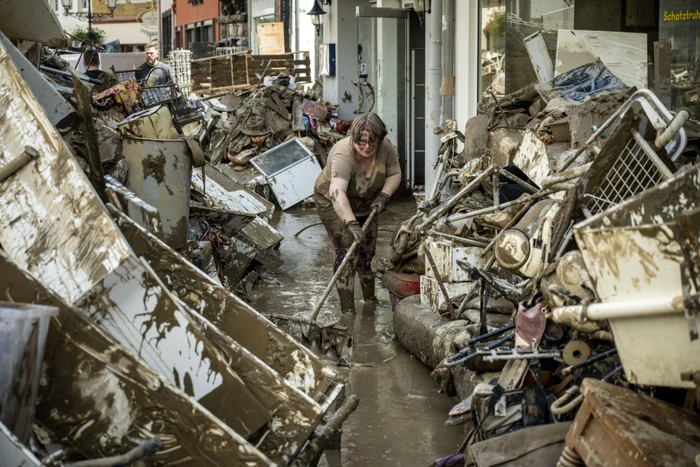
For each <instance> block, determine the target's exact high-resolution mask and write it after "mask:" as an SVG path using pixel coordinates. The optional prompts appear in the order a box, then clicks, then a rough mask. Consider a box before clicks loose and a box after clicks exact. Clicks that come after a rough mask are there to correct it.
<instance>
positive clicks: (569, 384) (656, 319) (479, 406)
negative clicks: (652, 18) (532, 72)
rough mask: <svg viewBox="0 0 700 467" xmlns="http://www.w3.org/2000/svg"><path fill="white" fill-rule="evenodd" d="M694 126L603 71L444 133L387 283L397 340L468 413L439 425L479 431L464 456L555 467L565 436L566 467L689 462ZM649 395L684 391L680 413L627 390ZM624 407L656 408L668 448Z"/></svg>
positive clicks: (692, 438)
mask: <svg viewBox="0 0 700 467" xmlns="http://www.w3.org/2000/svg"><path fill="white" fill-rule="evenodd" d="M592 82H593V85H591V83H592ZM591 90H595V92H592V91H591ZM688 117H689V115H688V112H687V111H685V110H682V111H680V112H679V113H678V114H677V115H676V116H675V117H674V116H673V115H672V114H671V113H670V112H669V111H667V110H666V108H665V107H664V106H663V105H662V103H661V102H660V101H659V99H658V98H657V97H656V96H655V95H654V94H653V93H652V92H651V91H649V90H646V89H642V90H639V91H636V92H635V91H634V89H628V88H627V87H625V86H624V85H622V84H621V82H620V81H619V80H617V78H615V76H614V75H612V73H610V71H609V70H607V69H606V68H605V66H604V65H602V64H601V63H600V62H599V61H597V62H594V63H591V64H587V65H583V66H581V67H579V68H576V69H574V70H571V71H569V72H567V73H564V74H561V75H559V76H558V77H557V78H555V79H554V80H553V81H550V82H548V83H546V84H544V85H536V86H530V87H527V88H524V89H522V90H521V91H519V92H517V93H515V94H513V95H508V96H505V97H503V98H502V99H496V101H495V102H492V103H491V105H490V106H484V107H483V108H482V109H481V114H480V115H478V116H476V117H474V118H472V119H470V120H469V122H468V123H467V125H466V129H465V134H461V133H460V132H458V131H456V129H455V126H454V122H448V123H447V124H446V125H444V127H443V128H440V129H439V131H440V132H442V133H443V135H442V141H443V145H442V147H441V150H440V164H441V166H440V170H439V172H438V177H437V179H436V183H435V186H434V187H433V189H432V191H431V192H430V193H429V194H428V195H427V196H426V198H425V200H424V201H423V203H422V204H421V206H420V208H419V211H418V212H417V213H416V215H415V216H413V217H412V218H410V219H408V220H407V221H406V222H404V223H403V225H402V226H401V227H400V228H399V229H398V230H397V231H396V233H395V235H394V238H393V244H392V246H393V256H392V257H391V258H389V259H387V260H385V262H384V268H385V271H384V274H383V284H384V285H385V287H386V288H388V289H389V291H390V292H391V294H392V296H393V298H394V303H395V313H394V327H395V330H396V334H397V337H398V339H399V340H400V341H401V342H402V344H403V345H404V346H405V347H407V348H408V349H409V350H410V351H411V352H412V353H413V354H414V355H416V356H417V357H419V358H420V359H421V360H422V361H423V362H424V363H426V364H427V365H429V366H430V367H431V368H433V374H432V375H433V377H434V379H435V380H436V381H437V382H438V384H439V385H440V387H441V388H442V389H443V390H445V391H447V392H450V393H453V394H457V395H458V396H459V397H460V398H461V399H462V402H461V403H460V404H458V405H457V406H455V407H454V409H453V410H452V411H451V412H450V414H449V418H448V420H447V424H448V425H458V424H462V423H467V422H470V423H473V429H472V430H471V431H470V434H469V436H468V438H467V442H466V443H465V445H466V446H469V449H468V450H465V452H464V453H460V455H465V454H466V458H467V460H469V461H471V462H473V463H475V464H476V465H496V464H498V463H495V464H494V462H495V461H494V457H493V456H494V453H499V454H498V455H497V456H496V457H498V458H499V459H501V461H503V462H505V461H508V460H513V459H516V458H518V459H520V458H521V457H523V456H525V455H526V454H528V452H529V451H535V450H537V449H545V448H547V447H549V446H552V445H554V451H553V452H550V456H553V457H550V461H547V462H544V461H543V459H545V458H544V457H541V458H535V459H537V460H536V461H533V462H535V463H536V464H538V465H554V464H555V463H556V462H557V459H558V458H559V456H560V455H562V451H564V440H565V437H566V445H567V448H566V450H565V451H564V457H562V459H563V460H562V464H560V465H580V464H577V462H581V460H582V459H583V461H584V462H585V463H586V464H587V465H593V464H596V459H597V460H598V464H597V465H612V461H611V459H613V457H614V456H617V457H616V458H617V459H622V458H626V459H628V460H629V458H627V457H626V456H635V455H646V456H648V458H650V459H651V458H655V459H659V458H660V457H658V456H670V457H666V458H664V459H665V460H664V461H663V462H661V463H660V464H659V465H661V464H664V465H670V464H675V463H678V464H680V463H683V462H687V460H688V459H691V458H693V457H694V456H695V454H697V449H698V447H699V446H700V439H699V438H697V433H698V430H700V417H698V416H697V414H695V413H693V412H692V410H694V409H697V407H698V403H699V402H700V398H699V397H698V395H699V394H698V390H697V388H698V383H699V382H700V366H699V364H700V360H699V359H698V358H697V356H698V355H700V353H699V352H700V347H699V346H700V340H698V331H697V321H698V317H697V315H696V314H695V312H696V310H697V306H696V305H695V301H696V299H697V293H698V291H699V290H700V289H698V287H699V286H700V283H698V282H697V277H698V276H697V272H696V271H695V270H696V269H697V268H696V266H695V265H697V264H698V261H697V259H698V254H700V243H698V237H699V236H700V222H698V219H699V218H698V213H699V212H700V197H699V196H698V193H700V191H698V188H699V187H700V182H699V181H700V167H699V166H698V165H693V164H690V163H688V162H695V161H696V158H697V156H698V154H697V153H695V152H687V153H684V150H685V148H686V143H687V137H686V134H685V131H684V130H683V126H684V124H685V122H686V121H687V119H688ZM462 146H463V147H462ZM418 284H419V286H420V287H418ZM418 294H420V295H418ZM406 297H407V298H406ZM399 300H400V301H399ZM593 380H600V381H603V382H605V383H608V384H607V385H606V384H604V383H600V382H597V381H593ZM611 385H616V386H619V387H618V388H616V387H612V386H611ZM650 387H651V388H654V387H665V388H677V389H679V390H680V391H676V392H673V391H671V392H669V393H668V394H665V395H664V396H660V395H659V397H663V398H665V399H666V400H667V401H669V402H671V403H673V404H675V405H679V406H681V407H685V409H683V408H679V407H671V406H669V405H664V404H663V403H661V402H659V401H658V400H648V399H645V398H644V397H643V396H641V395H640V394H637V393H642V394H649V393H651V394H654V390H653V389H651V390H647V389H645V388H650ZM620 388H626V389H620ZM634 391H637V393H635V392H634ZM659 393H661V391H659ZM609 394H615V397H616V399H615V400H614V401H611V402H610V403H609V405H608V406H607V409H608V412H606V408H605V407H603V408H601V405H600V404H605V403H607V402H600V401H601V400H602V401H605V397H606V396H607V395H609ZM596 401H598V402H596ZM625 401H627V402H625ZM633 402H634V404H637V407H640V406H644V407H647V408H646V409H644V410H645V411H648V410H651V407H662V406H663V409H661V408H659V409H658V410H664V412H665V413H668V415H669V417H671V418H670V419H669V420H666V421H664V423H660V424H658V425H656V424H653V425H654V429H657V430H660V431H661V432H664V433H665V435H668V438H667V440H666V441H664V442H660V441H658V439H659V437H658V436H657V437H655V436H654V435H648V433H651V431H648V432H645V431H644V430H643V429H642V428H643V427H645V425H646V427H648V426H649V423H651V422H650V421H649V419H644V418H643V417H642V418H641V419H636V418H634V419H632V418H630V410H631V406H630V404H632V403H633ZM596 404H598V405H596ZM625 404H627V405H625ZM579 407H581V408H580V409H579ZM577 413H578V415H577ZM647 415H648V417H654V415H652V414H651V413H648V414H647ZM638 416H639V414H634V417H638ZM575 417H576V420H577V421H580V422H581V423H579V424H573V425H571V423H563V422H570V421H572V420H574V418H575ZM606 417H607V418H606ZM591 420H593V421H591ZM601 420H602V421H601ZM610 420H615V422H614V423H617V424H620V426H621V430H622V431H621V430H617V431H615V429H614V428H611V427H610V426H611V425H610V423H611V422H610ZM553 422H562V423H557V424H555V425H549V424H551V423H553ZM598 422H600V423H603V424H605V423H608V428H606V429H607V430H611V431H612V432H613V433H612V434H611V433H610V432H607V434H608V435H609V436H611V438H610V439H616V440H618V441H619V442H620V443H621V444H624V443H628V444H626V446H628V447H630V449H628V451H627V452H622V451H621V450H617V449H613V448H612V447H610V446H607V445H606V446H602V445H598V446H596V442H600V439H601V438H600V436H602V435H601V434H600V431H599V432H596V431H595V429H594V428H586V427H590V426H595V427H597V428H598V429H602V428H600V425H597V423H598ZM587 423H588V425H586V424H587ZM625 423H629V426H625ZM683 423H686V424H688V425H686V426H688V427H690V426H692V427H694V428H692V429H691V428H688V429H678V428H674V426H676V427H677V426H679V425H682V424H683ZM635 427H640V429H639V430H637V431H636V432H635V429H636V428H635ZM526 429H534V430H535V431H529V430H526ZM693 429H694V430H695V434H691V431H692V430H693ZM624 431H627V432H628V433H624ZM652 431H653V430H652ZM629 432H634V433H633V434H629ZM567 433H568V436H567ZM596 433H597V434H596ZM644 433H647V434H644ZM503 435H505V436H506V437H507V438H506V437H504V438H503V439H500V438H499V437H500V436H503ZM533 440H537V442H534V441H533ZM543 440H544V441H543ZM623 440H626V441H624V443H623ZM652 441H653V442H652ZM684 443H685V445H683V444H684ZM504 446H509V447H508V448H507V449H506V448H505V447H504ZM650 446H653V447H654V448H653V449H651V451H653V450H654V449H656V451H657V452H650ZM678 446H683V447H682V448H678V449H675V447H678ZM674 449H675V452H672V451H674ZM640 453H642V454H640ZM691 454H692V455H691ZM540 455H542V453H540ZM509 456H510V457H509ZM596 456H597V457H596ZM552 459H553V461H552ZM601 459H602V460H601ZM669 459H675V460H674V461H669ZM681 459H683V460H681ZM463 461H464V460H463V459H462V462H463ZM567 462H568V463H567ZM630 462H632V461H630ZM632 463H633V462H632ZM632 463H630V464H629V465H632ZM649 464H650V465H654V464H655V463H654V462H653V461H651V462H650V463H649ZM499 465H500V464H499ZM518 465H521V464H518ZM522 465H525V464H522Z"/></svg>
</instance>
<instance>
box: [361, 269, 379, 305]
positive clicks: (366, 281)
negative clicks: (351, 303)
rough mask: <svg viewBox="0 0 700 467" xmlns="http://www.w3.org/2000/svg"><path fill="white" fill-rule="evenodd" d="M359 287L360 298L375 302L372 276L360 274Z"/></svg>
mask: <svg viewBox="0 0 700 467" xmlns="http://www.w3.org/2000/svg"><path fill="white" fill-rule="evenodd" d="M360 287H361V288H362V298H363V299H364V301H365V302H370V301H371V302H376V301H377V296H376V295H375V292H374V276H373V275H364V274H360Z"/></svg>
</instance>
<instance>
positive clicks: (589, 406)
mask: <svg viewBox="0 0 700 467" xmlns="http://www.w3.org/2000/svg"><path fill="white" fill-rule="evenodd" d="M581 392H582V394H583V395H584V401H583V404H582V405H581V408H580V409H579V411H578V413H577V414H576V419H575V420H574V424H573V425H572V427H571V429H570V430H569V433H568V434H567V436H566V444H567V446H569V447H570V448H574V449H575V450H576V452H577V453H578V454H579V455H580V456H581V457H582V458H583V461H584V462H585V465H618V466H630V467H632V466H644V467H651V466H656V465H689V464H688V461H689V460H690V459H693V458H694V456H695V455H696V454H697V453H698V452H699V451H700V439H698V437H697V435H696V433H698V432H700V416H698V414H696V413H694V412H691V411H688V410H684V409H681V408H679V407H676V406H672V405H670V404H667V403H665V402H663V401H660V400H658V399H652V398H650V397H648V396H645V395H642V394H639V393H637V392H635V391H631V390H629V389H624V388H620V387H617V386H614V385H612V384H608V383H603V382H602V381H598V380H593V379H586V380H585V381H584V382H583V385H582V386H581Z"/></svg>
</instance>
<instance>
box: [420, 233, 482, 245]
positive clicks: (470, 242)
mask: <svg viewBox="0 0 700 467" xmlns="http://www.w3.org/2000/svg"><path fill="white" fill-rule="evenodd" d="M428 235H436V236H439V237H445V238H449V239H450V240H454V241H455V242H460V243H463V244H464V245H468V246H474V247H479V248H484V247H485V246H486V245H487V243H486V242H480V241H478V240H472V239H470V238H462V237H457V236H456V235H450V234H446V233H442V232H438V231H436V230H428Z"/></svg>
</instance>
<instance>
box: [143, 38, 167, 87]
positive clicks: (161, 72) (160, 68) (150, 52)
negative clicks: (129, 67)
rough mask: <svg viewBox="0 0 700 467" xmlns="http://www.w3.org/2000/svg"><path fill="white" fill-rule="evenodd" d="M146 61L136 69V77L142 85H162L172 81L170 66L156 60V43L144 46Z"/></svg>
mask: <svg viewBox="0 0 700 467" xmlns="http://www.w3.org/2000/svg"><path fill="white" fill-rule="evenodd" d="M143 50H144V55H145V56H146V62H145V63H144V64H143V65H141V66H140V67H139V68H137V69H136V79H137V80H139V81H141V85H142V86H146V87H153V86H163V85H165V84H168V83H171V82H173V78H172V76H173V74H172V71H171V70H170V67H169V66H168V65H166V64H165V63H162V62H160V61H159V60H158V45H157V44H156V43H155V42H151V43H149V44H146V47H144V49H143Z"/></svg>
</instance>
